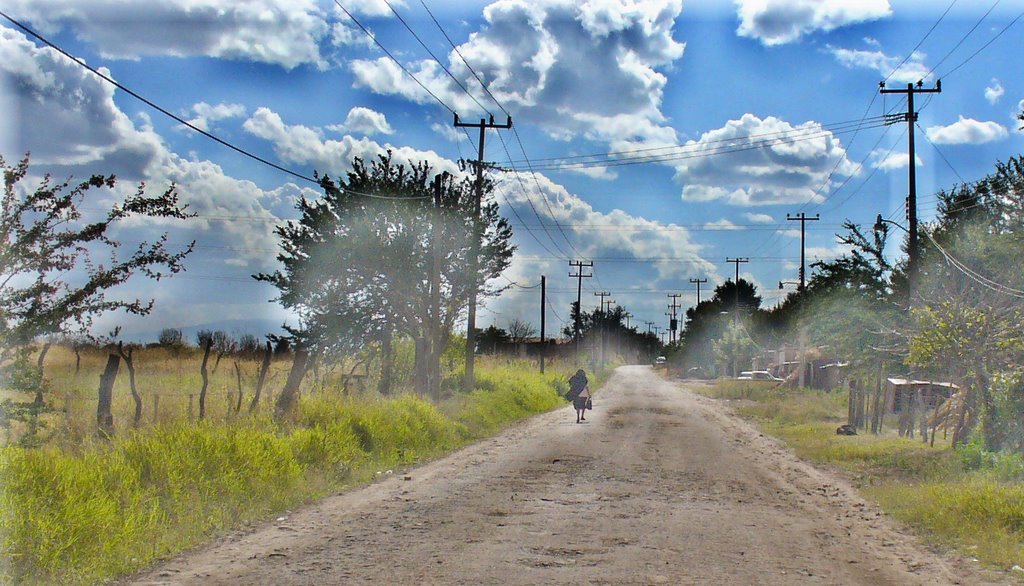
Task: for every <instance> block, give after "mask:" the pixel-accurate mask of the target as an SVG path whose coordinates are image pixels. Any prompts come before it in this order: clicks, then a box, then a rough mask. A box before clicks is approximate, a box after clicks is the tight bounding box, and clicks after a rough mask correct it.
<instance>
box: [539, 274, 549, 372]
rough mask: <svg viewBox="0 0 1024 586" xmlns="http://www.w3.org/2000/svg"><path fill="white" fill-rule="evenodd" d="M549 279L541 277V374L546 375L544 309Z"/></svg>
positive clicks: (546, 347) (546, 346)
mask: <svg viewBox="0 0 1024 586" xmlns="http://www.w3.org/2000/svg"><path fill="white" fill-rule="evenodd" d="M547 295H548V278H547V277H545V276H544V275H541V276H540V373H541V374H544V355H545V354H547V349H548V345H547V343H546V342H545V341H544V314H545V313H546V312H545V311H544V309H545V308H546V307H547Z"/></svg>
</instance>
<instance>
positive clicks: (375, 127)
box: [327, 106, 395, 136]
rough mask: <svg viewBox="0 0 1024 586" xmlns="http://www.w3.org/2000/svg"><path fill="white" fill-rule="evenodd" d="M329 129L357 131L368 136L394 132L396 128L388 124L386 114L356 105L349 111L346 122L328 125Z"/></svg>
mask: <svg viewBox="0 0 1024 586" xmlns="http://www.w3.org/2000/svg"><path fill="white" fill-rule="evenodd" d="M327 129H328V130H334V131H337V132H357V133H359V134H365V135H367V136H369V135H371V134H394V132H395V129H394V128H392V127H391V125H390V124H388V120H387V117H385V116H384V114H382V113H380V112H377V111H376V110H371V109H369V108H363V107H362V106H356V107H355V108H352V109H351V110H349V111H348V116H346V117H345V123H344V124H333V125H331V126H328V127H327Z"/></svg>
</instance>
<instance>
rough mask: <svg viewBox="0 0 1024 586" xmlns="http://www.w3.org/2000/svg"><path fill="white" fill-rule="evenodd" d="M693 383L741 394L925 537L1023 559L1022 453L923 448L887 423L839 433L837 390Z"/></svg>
mask: <svg viewBox="0 0 1024 586" xmlns="http://www.w3.org/2000/svg"><path fill="white" fill-rule="evenodd" d="M699 390H700V389H699ZM701 392H704V393H705V394H707V395H708V396H712V397H717V398H723V399H732V400H742V401H741V402H740V403H739V404H738V405H737V407H736V408H737V412H738V413H740V414H741V415H743V416H746V417H749V418H752V419H754V420H755V421H756V422H757V424H758V426H759V427H760V428H761V429H762V430H763V431H764V432H765V433H768V434H771V435H774V436H776V437H779V438H781V439H783V440H784V441H785V442H786V443H787V444H788V445H789V446H790V447H791V448H792V449H793V450H794V452H796V454H797V455H798V456H800V457H801V458H805V459H807V460H810V461H813V462H817V463H821V464H828V465H831V466H835V467H838V468H840V469H843V470H846V471H848V472H851V473H853V474H854V478H855V480H856V481H857V482H858V484H859V486H860V489H861V491H862V493H863V494H864V495H865V496H866V497H867V498H869V499H872V500H874V501H876V502H877V503H878V504H879V505H880V506H881V507H882V508H883V510H885V511H886V512H887V513H888V514H890V515H892V516H893V517H895V518H897V519H899V520H901V521H903V522H905V523H907V524H908V525H910V526H912V527H914V528H915V529H916V530H917V531H918V532H919V533H920V534H921V535H923V536H924V537H925V538H926V539H928V540H930V541H932V542H934V543H938V544H942V545H944V546H949V547H954V548H956V549H959V550H960V551H961V553H963V554H964V555H971V556H974V557H976V558H978V559H979V560H981V561H982V562H984V563H986V564H989V565H991V566H994V567H998V568H1001V569H1004V570H1006V569H1009V568H1010V567H1011V566H1013V565H1015V564H1019V565H1024V485H1022V484H1021V481H1022V480H1024V457H1022V456H1021V455H1019V454H992V453H989V452H985V451H984V450H982V449H981V448H980V447H979V446H978V445H977V444H973V443H972V444H968V445H967V446H963V447H960V448H958V449H957V450H955V451H954V450H951V449H950V448H949V445H948V443H946V442H942V441H940V442H937V444H939V445H937V446H936V447H930V446H928V445H925V444H924V443H923V442H922V441H921V440H920V439H908V438H901V437H898V436H897V435H896V434H895V432H894V431H892V430H883V432H882V433H881V434H879V435H871V434H868V433H864V432H861V435H857V436H838V435H836V434H835V429H836V427H837V426H838V425H839V424H841V423H845V421H846V395H845V394H844V393H825V392H821V391H814V390H810V389H784V388H782V387H779V386H775V385H770V384H764V383H757V382H754V383H751V382H749V381H720V382H719V383H718V384H716V385H714V386H711V387H707V388H706V389H703V390H701Z"/></svg>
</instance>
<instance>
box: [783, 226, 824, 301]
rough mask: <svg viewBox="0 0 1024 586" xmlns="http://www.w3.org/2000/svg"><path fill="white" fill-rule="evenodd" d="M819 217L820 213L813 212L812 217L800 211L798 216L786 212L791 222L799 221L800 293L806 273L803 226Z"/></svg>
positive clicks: (804, 284) (805, 282) (802, 289)
mask: <svg viewBox="0 0 1024 586" xmlns="http://www.w3.org/2000/svg"><path fill="white" fill-rule="evenodd" d="M820 219H821V214H814V217H813V218H812V217H810V216H808V215H807V214H805V213H803V212H800V215H799V216H796V215H793V216H791V215H789V214H786V220H788V221H793V222H800V289H799V291H800V293H803V292H804V287H805V286H806V284H807V280H806V278H805V275H806V273H805V272H804V271H805V269H804V234H805V226H806V225H807V222H817V221H818V220H820Z"/></svg>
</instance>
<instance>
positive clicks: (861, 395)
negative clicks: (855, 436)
mask: <svg viewBox="0 0 1024 586" xmlns="http://www.w3.org/2000/svg"><path fill="white" fill-rule="evenodd" d="M866 403H867V387H866V386H865V385H864V381H863V380H861V379H857V405H856V407H855V409H856V419H857V422H856V426H857V429H863V428H864V418H865V415H864V408H865V406H866Z"/></svg>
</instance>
